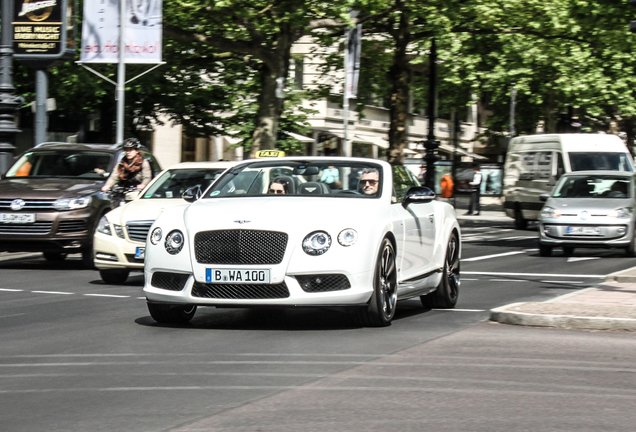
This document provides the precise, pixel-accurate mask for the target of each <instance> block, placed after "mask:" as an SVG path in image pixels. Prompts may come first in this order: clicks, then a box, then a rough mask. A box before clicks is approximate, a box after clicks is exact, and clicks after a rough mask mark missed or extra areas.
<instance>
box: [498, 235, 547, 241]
mask: <svg viewBox="0 0 636 432" xmlns="http://www.w3.org/2000/svg"><path fill="white" fill-rule="evenodd" d="M534 238H537V236H515V237H503V238H500V239H496V240H525V239H534Z"/></svg>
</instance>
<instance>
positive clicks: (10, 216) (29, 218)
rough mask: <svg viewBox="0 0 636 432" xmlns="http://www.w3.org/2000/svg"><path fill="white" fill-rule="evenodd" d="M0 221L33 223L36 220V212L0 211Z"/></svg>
mask: <svg viewBox="0 0 636 432" xmlns="http://www.w3.org/2000/svg"><path fill="white" fill-rule="evenodd" d="M0 222H3V223H33V222H35V213H0Z"/></svg>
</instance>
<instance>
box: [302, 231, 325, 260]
mask: <svg viewBox="0 0 636 432" xmlns="http://www.w3.org/2000/svg"><path fill="white" fill-rule="evenodd" d="M330 246H331V237H330V236H329V234H327V233H326V232H324V231H314V232H312V233H311V234H308V235H307V237H305V239H304V240H303V250H304V251H305V253H306V254H309V255H322V254H324V253H325V252H327V251H328V250H329V247H330Z"/></svg>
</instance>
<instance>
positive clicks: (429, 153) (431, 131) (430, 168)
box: [424, 38, 439, 190]
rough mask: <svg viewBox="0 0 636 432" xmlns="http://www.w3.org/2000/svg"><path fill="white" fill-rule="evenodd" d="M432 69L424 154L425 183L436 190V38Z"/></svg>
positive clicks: (433, 46) (437, 144)
mask: <svg viewBox="0 0 636 432" xmlns="http://www.w3.org/2000/svg"><path fill="white" fill-rule="evenodd" d="M429 62H430V71H429V83H428V136H427V137H426V141H424V148H425V149H426V154H425V155H424V161H426V177H425V181H424V183H425V184H424V185H425V186H426V187H428V188H430V189H431V190H435V161H437V160H438V159H439V158H438V157H437V148H438V147H439V141H436V140H435V93H436V89H435V85H436V79H437V77H436V75H437V45H436V43H435V38H433V39H432V41H431V54H430V57H429Z"/></svg>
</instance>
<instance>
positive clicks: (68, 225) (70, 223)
mask: <svg viewBox="0 0 636 432" xmlns="http://www.w3.org/2000/svg"><path fill="white" fill-rule="evenodd" d="M87 230H88V226H87V225H86V221H83V220H65V221H60V224H59V225H58V227H57V232H60V233H69V232H78V231H87Z"/></svg>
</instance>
